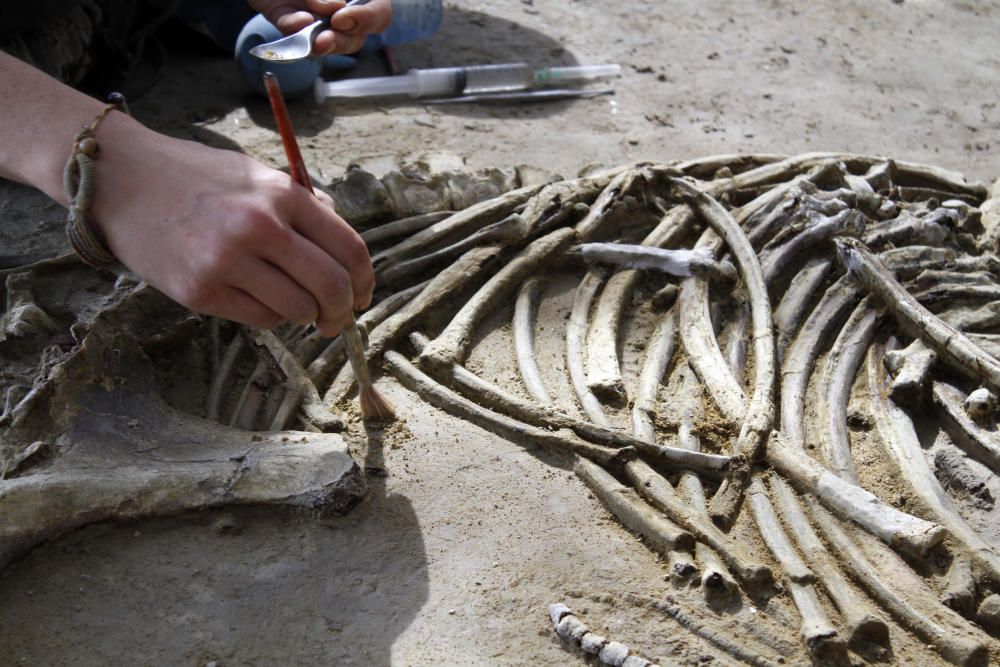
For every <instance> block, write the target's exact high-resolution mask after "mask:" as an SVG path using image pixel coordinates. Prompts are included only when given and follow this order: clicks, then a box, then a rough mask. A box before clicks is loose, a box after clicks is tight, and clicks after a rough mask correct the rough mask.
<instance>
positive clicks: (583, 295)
mask: <svg viewBox="0 0 1000 667" xmlns="http://www.w3.org/2000/svg"><path fill="white" fill-rule="evenodd" d="M606 278H607V271H605V270H604V269H601V268H597V269H591V270H590V271H588V272H587V273H586V275H584V277H583V280H581V281H580V284H579V286H578V287H577V288H576V293H575V294H574V296H573V306H572V308H571V309H570V313H569V319H568V320H567V322H566V366H567V368H568V370H569V377H570V382H571V383H572V385H573V391H574V392H575V393H576V398H577V400H578V401H579V403H580V406H581V407H582V408H583V412H584V414H586V415H587V418H588V419H590V421H592V422H594V423H595V424H597V425H598V426H603V427H605V428H607V427H609V426H610V425H611V422H610V421H608V416H607V414H605V412H604V408H603V407H602V406H601V401H600V399H599V398H597V396H596V395H595V394H594V392H593V391H591V389H590V387H589V386H588V385H587V373H586V369H585V368H584V344H585V339H586V336H587V321H588V319H589V316H590V309H591V306H592V304H593V302H594V298H595V296H596V295H597V292H598V291H599V290H600V289H601V287H602V286H603V285H604V281H605V279H606Z"/></svg>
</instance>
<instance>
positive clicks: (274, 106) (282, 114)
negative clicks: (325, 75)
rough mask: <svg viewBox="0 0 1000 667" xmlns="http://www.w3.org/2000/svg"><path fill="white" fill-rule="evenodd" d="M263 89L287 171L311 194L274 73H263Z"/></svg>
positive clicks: (309, 183)
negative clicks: (276, 128)
mask: <svg viewBox="0 0 1000 667" xmlns="http://www.w3.org/2000/svg"><path fill="white" fill-rule="evenodd" d="M264 87H265V88H267V99H268V100H269V101H270V102H271V112H272V113H273V114H274V121H275V123H277V125H278V134H280V135H281V145H282V146H284V147H285V158H286V159H287V160H288V169H289V170H290V171H291V172H292V178H293V179H294V180H295V182H296V183H298V184H299V185H301V186H302V187H304V188H305V189H306V190H308V191H309V194H313V195H314V194H316V193H315V192H313V186H312V179H311V178H309V172H308V171H306V163H305V160H303V159H302V151H300V150H299V142H298V141H296V139H295V129H294V128H293V127H292V119H291V117H289V115H288V107H286V106H285V98H284V97H282V96H281V86H280V85H279V84H278V77H277V76H275V74H274V72H264Z"/></svg>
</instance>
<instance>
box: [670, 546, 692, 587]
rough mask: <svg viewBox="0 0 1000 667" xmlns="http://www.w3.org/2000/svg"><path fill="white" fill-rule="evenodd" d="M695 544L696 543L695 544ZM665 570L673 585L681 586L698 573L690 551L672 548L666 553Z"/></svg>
mask: <svg viewBox="0 0 1000 667" xmlns="http://www.w3.org/2000/svg"><path fill="white" fill-rule="evenodd" d="M695 546H697V545H695ZM667 571H668V572H669V573H670V574H669V576H670V581H671V582H672V583H673V585H674V586H682V585H684V584H685V583H686V582H690V581H691V577H692V576H693V575H695V574H697V573H698V566H697V565H695V564H694V557H693V555H692V554H691V552H690V551H678V550H676V549H675V550H674V551H671V552H670V553H669V554H667Z"/></svg>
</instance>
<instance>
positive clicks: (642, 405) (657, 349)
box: [632, 310, 678, 444]
mask: <svg viewBox="0 0 1000 667" xmlns="http://www.w3.org/2000/svg"><path fill="white" fill-rule="evenodd" d="M677 317H678V316H677V311H676V310H671V311H670V312H668V313H665V314H664V315H663V316H661V317H660V320H659V322H658V323H657V325H656V329H654V331H653V335H652V336H651V338H650V341H651V342H650V344H649V346H648V347H647V348H646V356H645V357H644V358H643V361H642V370H641V371H640V373H639V381H638V387H637V388H636V390H635V392H634V393H635V402H634V405H633V406H632V433H633V434H634V435H635V437H637V438H639V439H640V440H645V441H646V442H649V443H651V444H655V443H656V428H655V425H654V423H653V418H654V416H655V415H656V412H657V408H656V397H657V394H658V392H659V388H660V383H661V382H662V381H663V376H664V374H665V373H666V371H667V367H668V366H669V365H670V362H671V360H672V359H673V356H674V353H675V351H676V349H677Z"/></svg>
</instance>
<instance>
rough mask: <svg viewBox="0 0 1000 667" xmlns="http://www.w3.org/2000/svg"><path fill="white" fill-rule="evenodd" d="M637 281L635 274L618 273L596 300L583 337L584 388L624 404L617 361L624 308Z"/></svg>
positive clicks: (623, 385) (629, 272) (618, 360)
mask: <svg viewBox="0 0 1000 667" xmlns="http://www.w3.org/2000/svg"><path fill="white" fill-rule="evenodd" d="M638 280H639V272H638V271H617V272H615V273H614V274H612V275H611V277H610V278H609V279H608V280H607V282H606V283H605V285H604V288H603V289H602V290H601V293H600V295H599V296H598V297H597V305H596V306H595V307H594V316H593V317H592V318H591V322H590V325H589V327H588V332H587V335H586V348H585V349H586V353H585V355H586V370H587V386H588V387H589V388H590V390H591V391H593V392H594V394H595V395H597V396H598V397H600V398H605V399H609V400H612V401H623V400H624V399H625V398H627V396H626V391H625V381H624V379H623V378H622V372H621V361H620V359H619V358H618V342H619V340H618V339H619V334H620V329H621V321H622V318H623V317H624V315H625V307H626V304H627V303H630V302H631V300H632V292H633V290H634V289H635V284H636V283H637V282H638Z"/></svg>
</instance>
